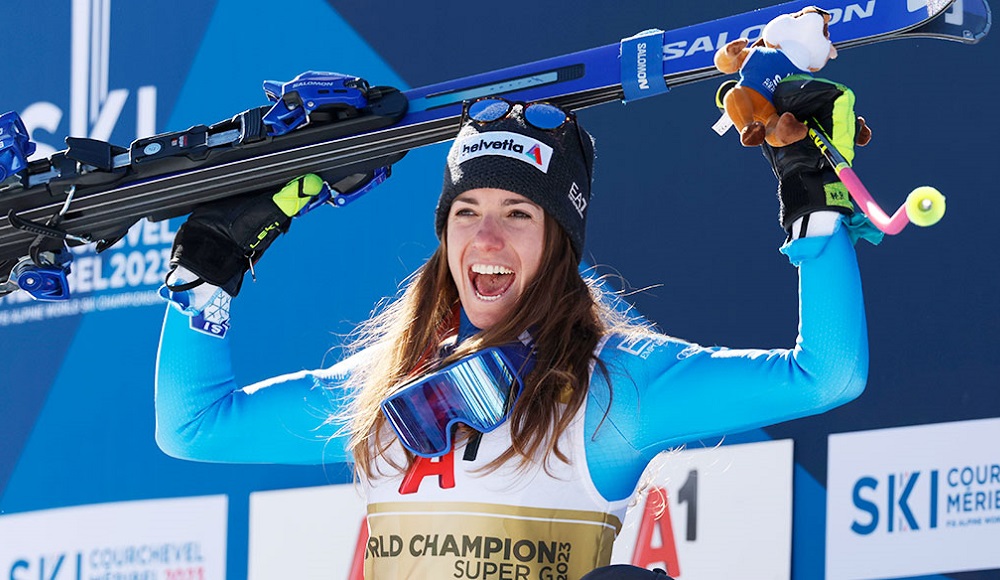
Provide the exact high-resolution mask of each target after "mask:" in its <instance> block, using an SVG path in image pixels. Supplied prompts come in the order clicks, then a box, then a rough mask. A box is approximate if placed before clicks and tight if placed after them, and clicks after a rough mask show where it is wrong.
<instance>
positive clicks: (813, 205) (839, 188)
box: [763, 77, 871, 231]
mask: <svg viewBox="0 0 1000 580" xmlns="http://www.w3.org/2000/svg"><path fill="white" fill-rule="evenodd" d="M773 100H774V106H775V108H776V109H777V111H778V113H779V114H780V113H785V112H789V113H792V114H793V115H795V118H796V119H798V120H800V121H804V122H806V123H807V124H809V125H810V126H812V127H813V128H815V129H818V130H822V131H823V132H824V133H825V134H826V135H827V136H829V137H830V138H831V141H832V142H833V144H834V146H836V147H837V150H838V151H839V152H840V154H841V155H843V156H844V157H845V158H846V159H847V160H848V162H850V161H852V160H853V159H854V146H855V145H856V144H857V145H866V144H867V143H868V141H869V140H870V139H871V129H869V128H868V127H867V125H866V124H865V122H864V119H862V118H860V117H857V116H856V115H855V113H854V93H853V92H851V90H850V89H849V88H847V87H845V86H844V85H841V84H838V83H834V82H831V81H827V80H823V79H815V78H811V77H792V78H790V79H786V80H784V81H782V82H780V83H778V86H777V88H776V89H775V91H774V97H773ZM763 152H764V156H765V157H766V158H767V160H768V161H769V162H770V163H771V168H772V169H773V170H774V174H775V176H777V178H778V199H779V200H780V203H781V209H780V213H779V220H780V222H781V225H782V227H783V228H785V230H786V231H790V228H791V226H792V223H793V222H795V220H797V219H798V218H800V217H803V216H806V215H808V214H810V213H813V212H816V211H835V212H839V213H842V214H845V215H850V214H852V213H854V204H853V203H852V202H851V198H850V194H849V193H848V191H847V188H846V187H845V186H844V184H843V183H841V181H840V179H839V178H838V177H837V174H836V172H835V171H834V168H833V166H832V165H830V162H829V161H827V159H826V158H825V157H824V156H823V154H822V152H821V151H820V150H819V148H817V147H816V146H815V145H814V144H813V143H812V139H810V138H809V137H806V138H805V139H804V140H802V141H799V142H796V143H792V144H791V145H787V146H785V147H771V146H769V145H767V144H765V145H763Z"/></svg>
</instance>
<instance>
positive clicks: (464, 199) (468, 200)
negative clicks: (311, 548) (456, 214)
mask: <svg viewBox="0 0 1000 580" xmlns="http://www.w3.org/2000/svg"><path fill="white" fill-rule="evenodd" d="M455 201H461V202H464V203H467V204H469V205H479V200H478V199H476V198H474V197H467V196H464V195H459V196H458V197H456V198H455ZM501 205H503V206H509V205H533V206H536V207H539V208H541V207H542V206H540V205H538V204H537V203H535V202H533V201H531V200H530V199H517V198H514V197H508V198H504V200H503V201H502V202H501Z"/></svg>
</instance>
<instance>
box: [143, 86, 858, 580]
mask: <svg viewBox="0 0 1000 580" xmlns="http://www.w3.org/2000/svg"><path fill="white" fill-rule="evenodd" d="M817 155H818V153H817ZM593 161H594V147H593V140H592V139H591V137H590V135H589V134H587V132H586V131H584V130H583V129H582V128H581V127H580V126H579V125H578V124H577V122H576V119H575V118H574V117H573V116H572V115H570V114H567V113H566V112H564V111H562V110H560V109H558V108H557V107H554V106H552V105H547V104H539V103H530V104H526V103H508V102H506V101H503V100H501V99H495V98H491V99H487V100H484V101H480V102H474V103H470V104H468V105H467V106H466V109H465V113H464V117H463V122H462V126H461V130H460V132H459V134H458V136H457V138H456V139H455V143H454V145H453V146H452V147H451V150H450V151H449V154H448V159H447V164H446V168H445V176H444V187H443V189H442V193H441V197H440V199H439V202H438V206H437V210H436V216H435V219H436V222H435V225H436V231H437V234H438V237H439V239H440V245H439V247H438V248H437V249H436V251H435V252H434V253H433V255H432V256H431V257H430V258H429V259H428V261H427V262H426V263H425V264H424V265H423V266H422V267H421V268H420V269H419V270H418V271H417V272H416V273H415V274H414V275H413V276H412V277H411V278H410V279H409V281H408V282H407V284H406V286H405V288H404V289H403V292H402V294H401V295H400V297H399V298H398V299H396V300H395V301H393V302H391V303H390V304H389V305H388V306H387V307H386V308H385V309H384V310H382V311H381V312H379V313H378V314H377V315H375V316H374V317H373V318H372V319H371V320H369V321H368V322H366V323H365V324H364V325H362V327H361V328H360V329H359V332H358V336H359V338H358V340H357V341H356V343H355V344H354V345H353V348H354V354H353V355H352V356H350V357H348V358H347V359H345V360H343V361H341V362H339V363H337V364H336V365H334V366H332V367H330V368H327V369H321V370H316V371H309V372H298V373H295V374H290V375H287V376H281V377H276V378H273V379H270V380H268V381H265V382H263V383H259V384H256V385H250V386H247V387H241V386H240V385H238V384H237V383H236V382H235V380H234V378H233V377H234V372H233V369H232V368H231V365H230V364H229V360H230V356H229V350H228V349H229V342H228V338H223V340H219V339H218V338H219V337H218V334H219V333H215V334H216V335H215V336H207V335H206V333H204V332H198V331H204V330H206V329H209V328H210V329H214V328H216V326H205V325H206V324H208V325H212V324H215V325H217V326H218V325H221V327H223V328H228V304H229V300H230V298H231V296H234V295H235V294H236V293H238V291H239V283H240V281H241V280H242V275H243V271H244V270H245V269H246V268H247V265H246V261H247V257H246V255H245V254H244V253H243V252H242V251H241V250H239V248H240V247H241V245H240V244H242V243H244V242H245V241H246V240H251V241H252V242H253V243H254V244H255V245H256V244H257V242H258V240H260V239H266V243H264V244H262V246H263V247H262V248H260V249H261V250H263V248H266V246H267V245H268V244H269V243H270V242H271V241H273V237H269V236H271V234H270V233H268V232H271V231H272V230H274V229H275V228H274V224H275V223H278V224H279V225H281V227H284V226H286V225H287V223H288V222H289V221H290V220H291V218H292V216H294V214H295V212H296V211H297V207H299V205H298V204H304V203H307V202H308V199H309V197H310V196H311V195H315V194H316V193H317V192H318V191H320V189H321V185H322V183H321V180H319V179H318V178H316V177H315V176H306V177H304V178H300V179H298V180H295V181H293V182H292V183H290V184H289V185H288V186H287V187H286V188H285V189H283V190H282V191H281V192H279V194H277V195H276V196H272V195H271V194H270V193H263V194H261V195H259V196H256V197H252V198H248V199H246V200H243V201H240V202H239V204H240V205H236V206H227V207H226V208H210V209H208V210H204V211H201V210H199V211H196V212H195V213H194V214H193V215H192V216H191V218H189V220H188V222H187V223H185V224H184V226H183V227H182V228H181V229H180V230H179V231H178V234H177V239H176V241H175V247H174V253H173V259H172V263H173V265H174V266H175V268H174V270H172V272H171V273H170V274H169V275H168V282H169V286H168V287H165V288H164V290H163V292H162V294H163V296H164V297H165V298H167V299H168V300H169V301H170V302H171V304H172V306H173V308H168V312H167V317H166V320H165V323H164V328H163V334H162V337H161V342H160V355H159V358H158V368H157V399H156V410H157V441H158V443H159V444H160V446H161V448H162V449H163V450H164V451H166V452H167V453H169V454H171V455H174V456H177V457H183V458H187V459H195V460H203V461H229V462H259V463H266V462H281V463H323V462H339V461H348V462H352V463H353V464H354V466H355V471H356V473H357V474H358V476H359V481H360V484H361V487H362V488H363V490H364V492H365V495H366V499H367V503H368V525H369V535H370V538H371V539H370V542H369V548H370V549H369V550H367V552H366V554H365V576H366V578H382V579H393V580H395V579H397V578H429V579H438V578H446V577H459V576H462V575H463V574H464V575H467V576H469V577H471V576H473V575H476V574H480V573H482V574H486V573H487V572H489V573H490V574H495V573H499V574H501V575H505V574H506V575H507V576H509V577H519V578H520V577H524V578H562V579H564V580H579V579H580V578H582V577H584V576H587V577H588V579H589V578H598V577H602V578H619V579H623V580H627V579H630V578H634V579H637V580H638V579H642V578H657V577H660V578H662V577H663V576H662V575H659V574H657V573H655V572H652V571H647V570H642V569H638V568H632V567H629V566H614V567H610V568H608V567H607V566H608V564H609V563H610V561H611V549H612V545H613V542H614V538H615V536H616V535H617V533H618V531H619V530H620V529H621V525H622V520H623V517H624V513H625V510H626V508H627V507H628V505H629V503H630V501H631V498H632V497H633V495H634V494H635V492H636V488H637V486H638V483H639V479H640V476H641V474H642V471H643V470H644V468H645V467H646V465H647V464H648V463H649V461H650V460H651V459H652V458H653V457H654V456H656V455H657V454H658V453H660V452H661V451H663V450H666V449H669V448H671V447H674V446H678V445H682V444H684V443H685V442H687V441H692V440H695V439H698V438H704V437H711V436H717V435H723V434H726V433H733V432H738V431H743V430H747V429H750V428H755V427H759V426H763V425H767V424H771V423H774V422H778V421H785V420H788V419H792V418H796V417H801V416H805V415H810V414H814V413H819V412H822V411H824V410H826V409H829V408H831V407H834V406H836V405H840V404H842V403H844V402H847V401H849V400H851V399H853V398H854V397H856V396H857V395H858V394H859V393H860V392H861V390H862V389H863V388H864V384H865V377H866V372H867V360H868V359H867V339H866V337H865V334H866V331H865V318H864V308H863V305H862V298H861V288H860V280H859V277H858V269H857V263H856V260H855V256H854V251H853V246H852V243H851V241H850V238H849V236H848V230H850V229H852V228H854V227H856V225H855V224H854V222H855V221H856V220H855V219H853V218H848V217H843V218H842V217H841V216H840V215H839V214H834V213H831V212H829V211H826V210H827V209H828V208H827V207H826V206H825V205H817V206H815V207H809V208H807V210H808V212H820V213H817V217H816V219H815V220H814V222H820V221H824V220H821V219H820V218H819V217H818V216H820V215H826V214H829V215H827V217H828V218H830V219H828V220H826V221H827V222H829V223H830V224H834V225H831V227H830V228H828V229H827V230H823V231H822V233H817V232H816V229H817V228H815V227H813V228H812V232H811V233H810V234H809V235H810V236H812V237H806V238H805V239H798V240H794V241H790V242H789V243H788V244H786V245H785V246H784V247H783V248H782V252H784V253H785V254H787V255H788V257H789V258H790V259H791V261H792V263H793V264H794V265H795V266H797V267H798V268H799V272H800V312H801V318H802V319H801V324H800V333H799V337H798V339H797V342H796V343H795V345H794V347H793V348H791V349H773V350H768V351H760V350H729V349H725V348H721V347H712V348H706V347H701V346H698V345H695V344H691V343H688V342H685V341H682V340H678V339H675V338H672V337H669V336H666V335H664V334H660V333H658V332H655V331H653V330H652V329H650V328H649V327H646V326H641V325H638V324H635V323H633V322H631V321H629V320H627V319H626V318H625V317H624V316H622V315H621V314H620V313H618V311H616V310H615V309H614V308H613V307H612V306H611V305H612V304H613V302H614V297H611V296H608V295H606V294H605V293H603V292H602V291H601V290H600V289H599V287H598V285H597V284H594V283H592V282H588V281H586V280H584V278H583V277H582V276H581V275H580V271H579V266H580V261H581V256H582V255H583V247H584V243H585V224H586V217H587V209H588V204H589V200H590V192H591V175H592V174H593V172H592V165H593ZM773 162H774V163H781V161H780V160H774V161H773ZM810 183H812V182H810ZM816 184H818V186H820V187H821V186H822V182H821V181H819V180H817V181H816ZM283 204H284V205H283ZM288 204H290V206H289V205H288ZM286 207H287V208H288V209H287V210H286V209H285V208H286ZM276 208H281V210H280V211H279V209H276ZM831 216H832V217H831ZM801 229H805V228H800V230H801ZM258 233H259V235H260V236H263V238H261V237H255V236H258ZM274 237H276V236H274ZM234 248H235V249H234ZM252 257H253V259H257V258H259V252H258V253H254V254H253V256H252ZM202 280H207V281H208V282H209V283H201V281H202ZM184 314H186V315H187V317H185V316H184ZM223 334H224V333H223ZM372 546H374V547H375V548H372ZM421 546H422V547H423V548H421ZM380 547H381V548H380ZM415 547H416V548H415ZM595 569H597V570H599V571H595ZM590 574H597V576H590Z"/></svg>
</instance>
